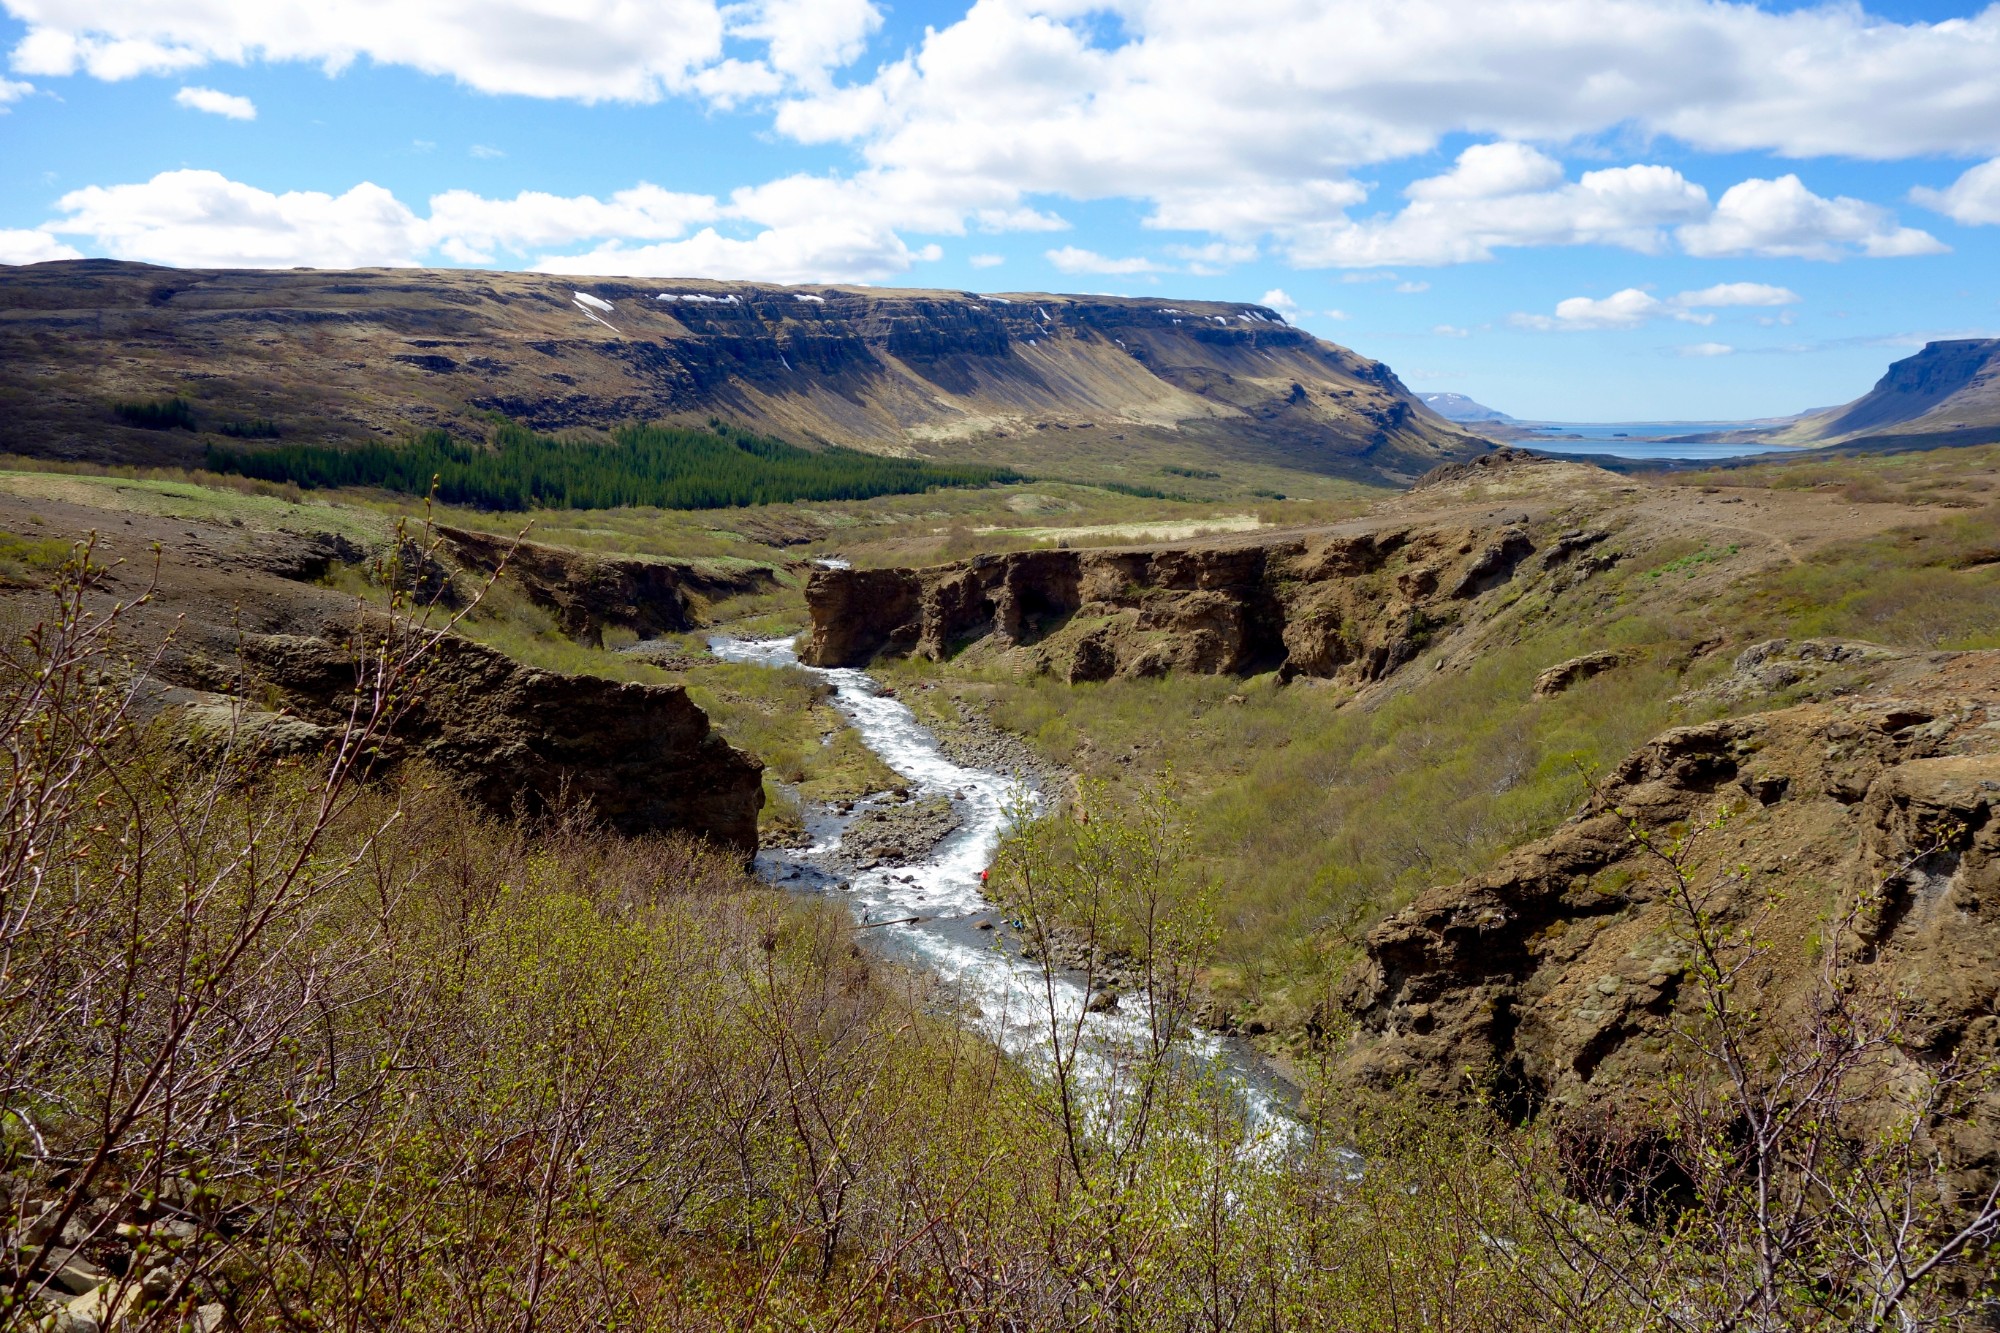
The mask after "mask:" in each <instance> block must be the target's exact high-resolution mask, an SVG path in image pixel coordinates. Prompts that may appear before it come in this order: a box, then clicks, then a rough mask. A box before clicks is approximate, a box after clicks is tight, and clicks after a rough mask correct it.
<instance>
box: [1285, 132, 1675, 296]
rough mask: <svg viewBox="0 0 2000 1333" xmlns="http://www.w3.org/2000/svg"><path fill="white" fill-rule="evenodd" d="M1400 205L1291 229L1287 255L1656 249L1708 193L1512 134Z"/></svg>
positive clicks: (1477, 150) (1333, 259)
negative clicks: (1572, 157) (1548, 149)
mask: <svg viewBox="0 0 2000 1333" xmlns="http://www.w3.org/2000/svg"><path fill="white" fill-rule="evenodd" d="M1404 194H1405V195H1406V196H1407V197H1408V199H1409V201H1410V202H1409V203H1408V204H1407V205H1405V206H1404V207H1403V209H1402V211H1400V212H1398V213H1394V214H1390V215H1385V216H1381V217H1375V218H1369V219H1366V220H1364V221H1359V222H1356V221H1350V220H1348V219H1346V218H1342V219H1339V220H1338V221H1334V222H1330V223H1327V224H1324V225H1321V226H1318V227H1313V228H1301V229H1298V230H1297V231H1296V232H1295V233H1294V235H1293V237H1292V239H1291V242H1290V252H1291V256H1292V259H1293V260H1294V261H1295V262H1297V263H1300V264H1304V265H1309V266H1318V265H1335V266H1342V267H1375V266H1378V265H1384V264H1420V265H1435V264H1459V263H1467V262H1472V261H1477V260H1484V259H1491V258H1492V257H1493V252H1494V251H1495V250H1497V249H1500V248H1502V247H1515V246H1546V245H1589V244H1597V245H1617V246H1623V247H1625V248H1627V249H1632V250H1639V251H1642V252H1645V253H1654V252H1657V251H1659V250H1661V249H1664V248H1665V246H1666V240H1667V231H1666V229H1667V228H1668V227H1669V226H1670V225H1672V224H1674V223H1679V222H1687V221H1692V220H1694V219H1697V218H1702V217H1705V216H1707V214H1708V211H1709V208H1708V194H1707V192H1706V191H1705V190H1703V189H1702V188H1701V187H1700V186H1699V185H1696V184H1694V183H1693V182H1691V181H1689V180H1687V179H1686V178H1685V177H1683V176H1682V175H1681V174H1680V173H1679V172H1678V171H1675V170H1673V169H1672V168H1671V167H1659V166H1631V167H1614V168H1609V169H1606V170H1603V171H1588V172H1585V173H1584V174H1583V175H1582V177H1580V178H1579V179H1578V180H1576V181H1574V182H1570V181H1566V180H1565V179H1564V178H1563V170H1562V166H1561V164H1560V163H1558V162H1557V161H1556V160H1555V159H1554V158H1551V157H1549V156H1547V155H1546V154H1544V153H1542V152H1540V151H1539V150H1537V149H1534V148H1530V147H1527V146H1525V145H1522V144H1514V143H1495V144H1477V145H1474V146H1473V147H1471V148H1468V149H1466V150H1465V151H1464V152H1463V153H1460V154H1459V156H1458V160H1457V162H1456V163H1455V164H1454V165H1453V167H1452V169H1451V170H1450V171H1448V172H1445V173H1444V174H1443V175H1441V176H1432V177H1429V178H1427V179H1424V180H1419V181H1417V182H1415V183H1413V184H1412V185H1411V186H1410V187H1409V188H1408V189H1407V190H1405V191H1404Z"/></svg>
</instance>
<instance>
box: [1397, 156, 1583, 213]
mask: <svg viewBox="0 0 2000 1333" xmlns="http://www.w3.org/2000/svg"><path fill="white" fill-rule="evenodd" d="M1562 183H1563V169H1562V163H1560V162H1558V161H1556V160H1555V159H1554V158H1552V157H1550V156H1548V155H1547V154H1546V153H1543V152H1541V151H1540V150H1539V149H1535V148H1530V147H1528V146H1527V145H1526V144H1518V143H1482V144H1474V145H1473V146H1472V147H1470V148H1468V149H1466V150H1465V151H1464V152H1462V153H1460V154H1459V155H1458V162H1457V164H1456V165H1455V166H1453V167H1452V169H1451V170H1450V171H1448V172H1446V173H1445V174H1444V175H1442V176H1432V177H1430V178H1429V179H1428V180H1420V181H1417V182H1416V183H1414V184H1412V185H1411V186H1410V187H1409V188H1408V189H1407V190H1405V191H1403V193H1404V194H1405V195H1406V196H1408V197H1409V198H1411V199H1420V200H1425V201H1428V202H1432V203H1451V202H1455V201H1458V200H1461V199H1497V198H1499V197H1501V196H1502V195H1510V194H1531V193H1533V192H1535V191H1537V190H1549V189H1553V188H1555V187H1556V186H1558V185H1561V184H1562Z"/></svg>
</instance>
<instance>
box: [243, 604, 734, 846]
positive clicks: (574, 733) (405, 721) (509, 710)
mask: <svg viewBox="0 0 2000 1333" xmlns="http://www.w3.org/2000/svg"><path fill="white" fill-rule="evenodd" d="M385 632H387V631H386V628H385V626H384V625H383V624H381V623H380V622H372V623H366V624H357V623H356V622H355V621H354V620H353V618H352V617H349V618H346V619H342V620H330V621H328V622H326V623H325V624H324V625H322V626H321V627H320V631H319V633H318V634H315V635H302V634H282V635H258V636H254V637H247V638H245V639H244V641H243V644H242V655H243V659H244V661H245V662H246V663H247V664H248V665H249V667H250V668H251V669H252V670H253V671H254V672H255V673H256V675H257V677H258V678H260V679H261V680H262V681H263V682H264V683H266V684H268V685H271V686H275V687H276V688H277V689H279V690H281V691H282V692H283V694H284V697H285V699H286V700H287V702H288V703H289V704H290V705H291V706H292V708H293V709H294V710H295V711H296V712H297V713H299V714H300V715H302V716H303V717H305V718H306V719H307V720H309V721H313V722H316V723H318V724H319V725H321V726H326V727H337V726H339V725H340V724H341V723H342V722H344V721H345V720H346V719H347V718H348V717H349V716H350V710H351V708H352V703H353V700H352V696H353V693H354V689H355V682H356V680H357V679H358V678H359V675H360V673H358V672H357V669H356V668H357V663H356V653H355V650H354V646H353V645H354V644H355V642H356V641H357V639H358V638H360V637H362V636H368V637H380V636H381V635H382V634H383V633H385ZM414 690H415V697H414V701H413V703H412V704H411V706H410V707H409V708H408V709H407V710H406V711H405V712H403V713H402V714H401V716H400V717H399V718H398V719H397V722H396V726H395V728H394V731H393V733H392V735H391V745H390V749H389V755H390V757H392V758H402V757H421V758H423V759H425V760H427V761H429V762H430V763H432V764H435V765H436V766H437V767H438V768H439V769H440V770H441V771H442V772H444V773H445V774H446V775H447V776H449V777H450V778H451V779H453V781H454V782H456V783H457V785H458V786H459V787H460V788H461V790H463V791H464V792H465V793H466V794H467V795H469V796H471V797H472V798H473V799H474V800H476V801H478V802H479V803H480V804H482V805H484V806H486V807H487V808H488V809H490V810H493V811H494V812H496V813H498V814H502V815H511V814H516V813H525V814H535V813H538V812H540V811H543V810H547V809H549V808H552V807H554V806H555V805H557V804H558V803H560V802H567V801H583V802H588V805H589V808H590V811H591V813H592V814H593V815H594V816H595V817H597V818H599V819H601V820H603V821H604V822H605V823H607V824H609V825H610V826H611V827H613V828H615V829H617V830H618V831H620V832H622V833H654V832H663V831H669V830H674V831H680V832H686V833H696V834H700V835H702V836H704V837H707V838H710V839H712V840H713V841H716V842H719V843H721V844H722V845H724V846H727V847H733V848H736V849H737V850H738V851H741V852H743V853H744V854H745V855H746V856H747V855H749V854H751V853H753V852H754V851H755V850H756V848H757V812H758V811H759V810H760V809H761V808H762V807H763V803H764V791H763V769H764V766H763V765H762V764H761V763H759V762H758V761H757V760H755V759H753V758H751V757H750V756H749V755H747V754H745V753H743V752H742V751H741V750H738V749H737V748H736V747H734V746H733V745H731V744H729V743H728V742H727V741H725V740H724V739H722V737H720V736H718V735H716V734H715V733H714V732H713V731H712V730H710V728H709V724H708V715H707V714H706V713H704V712H702V710H701V709H700V708H698V707H697V706H696V705H695V704H694V702H693V701H692V700H691V699H689V698H688V696H687V691H686V690H684V689H682V688H681V687H680V686H678V685H637V684H631V683H627V682H620V681H611V680H604V679H601V678H599V677H596V676H572V675H566V674H563V673H561V672H555V671H538V670H535V669H533V668H530V667H525V666H522V665H521V664H520V663H518V662H516V661H514V660H513V659H511V658H509V657H507V656H506V655H505V654H503V653H499V652H496V651H494V650H493V649H491V648H487V647H484V646H482V645H480V644H477V643H473V642H471V641H470V640H467V639H463V638H460V637H458V636H456V635H449V634H448V635H445V636H443V637H442V638H440V639H439V640H438V641H437V642H436V644H435V646H433V647H432V648H431V649H430V650H429V652H428V654H427V655H426V656H425V658H424V660H423V662H422V665H421V675H420V677H419V679H418V680H417V681H416V682H415V686H414Z"/></svg>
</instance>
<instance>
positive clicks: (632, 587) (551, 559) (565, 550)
mask: <svg viewBox="0 0 2000 1333" xmlns="http://www.w3.org/2000/svg"><path fill="white" fill-rule="evenodd" d="M437 533H438V536H439V537H440V538H442V539H443V543H444V546H445V549H446V550H447V552H448V553H449V554H450V556H451V557H452V559H453V560H454V561H455V562H456V563H458V564H460V565H462V566H464V567H465V568H466V569H467V570H469V571H471V572H473V573H475V574H480V575H491V574H494V573H495V572H497V571H500V570H502V569H503V568H504V570H505V573H504V577H505V578H506V579H508V580H510V581H512V582H513V583H515V584H517V585H518V586H519V587H521V588H522V589H523V590H524V591H525V592H526V593H527V594H528V596H529V597H530V598H531V599H532V600H533V601H534V602H535V603H536V604H537V605H539V606H542V607H544V608H546V609H547V610H549V611H550V612H552V613H553V614H554V615H555V617H556V623H557V624H558V625H559V626H560V627H561V629H562V632H563V633H565V634H567V635H569V636H570V637H571V638H572V639H575V640H577V641H578V642H580V643H585V644H588V645H590V646H592V647H601V646H603V643H604V631H605V630H606V629H607V628H608V627H611V626H617V627H619V628H621V629H629V630H631V631H633V632H634V633H636V634H637V635H638V636H639V637H640V638H642V639H651V638H657V637H658V636H659V635H662V634H681V633H685V632H686V631H688V630H691V629H694V628H695V627H696V625H698V624H699V623H700V622H699V619H698V616H697V612H698V609H699V605H700V603H701V602H703V601H716V600H720V599H722V598H725V597H735V596H741V595H743V594H746V593H755V592H769V591H770V590H771V589H773V588H775V587H777V586H778V580H777V576H776V575H775V574H774V573H773V572H772V571H771V570H770V569H769V568H767V567H765V566H762V565H752V564H746V563H737V564H725V563H723V562H719V561H710V562H707V563H705V564H695V563H692V562H688V561H678V560H649V559H645V558H643V557H637V556H604V555H597V554H595V553H592V552H588V551H578V550H573V549H571V548H569V547H565V546H545V545H543V544H541V543H539V542H530V541H522V540H518V539H515V538H511V537H498V536H495V535H493V534H492V533H487V532H473V531H470V530H468V529H465V528H454V527H446V526H443V525H440V526H439V527H438V529H437Z"/></svg>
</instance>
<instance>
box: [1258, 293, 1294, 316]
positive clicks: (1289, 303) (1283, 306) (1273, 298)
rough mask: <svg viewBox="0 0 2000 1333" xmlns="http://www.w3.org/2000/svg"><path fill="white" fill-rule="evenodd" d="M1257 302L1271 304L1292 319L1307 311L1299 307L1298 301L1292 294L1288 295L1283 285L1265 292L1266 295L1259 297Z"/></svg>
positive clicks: (1274, 308) (1272, 307) (1270, 305)
mask: <svg viewBox="0 0 2000 1333" xmlns="http://www.w3.org/2000/svg"><path fill="white" fill-rule="evenodd" d="M1257 304H1258V305H1264V306H1269V307H1270V308H1271V309H1273V310H1275V311H1277V312H1278V313H1279V314H1281V315H1283V316H1284V317H1285V318H1286V319H1291V320H1296V319H1297V318H1298V317H1299V316H1300V315H1303V314H1304V313H1305V311H1304V310H1301V309H1300V308H1299V303H1298V302H1297V301H1294V300H1293V299H1292V298H1291V297H1290V296H1288V295H1286V293H1285V289H1284V288H1283V287H1273V288H1272V289H1271V290H1270V291H1268V292H1265V293H1264V295H1263V296H1262V297H1260V298H1259V299H1258V302H1257Z"/></svg>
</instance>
